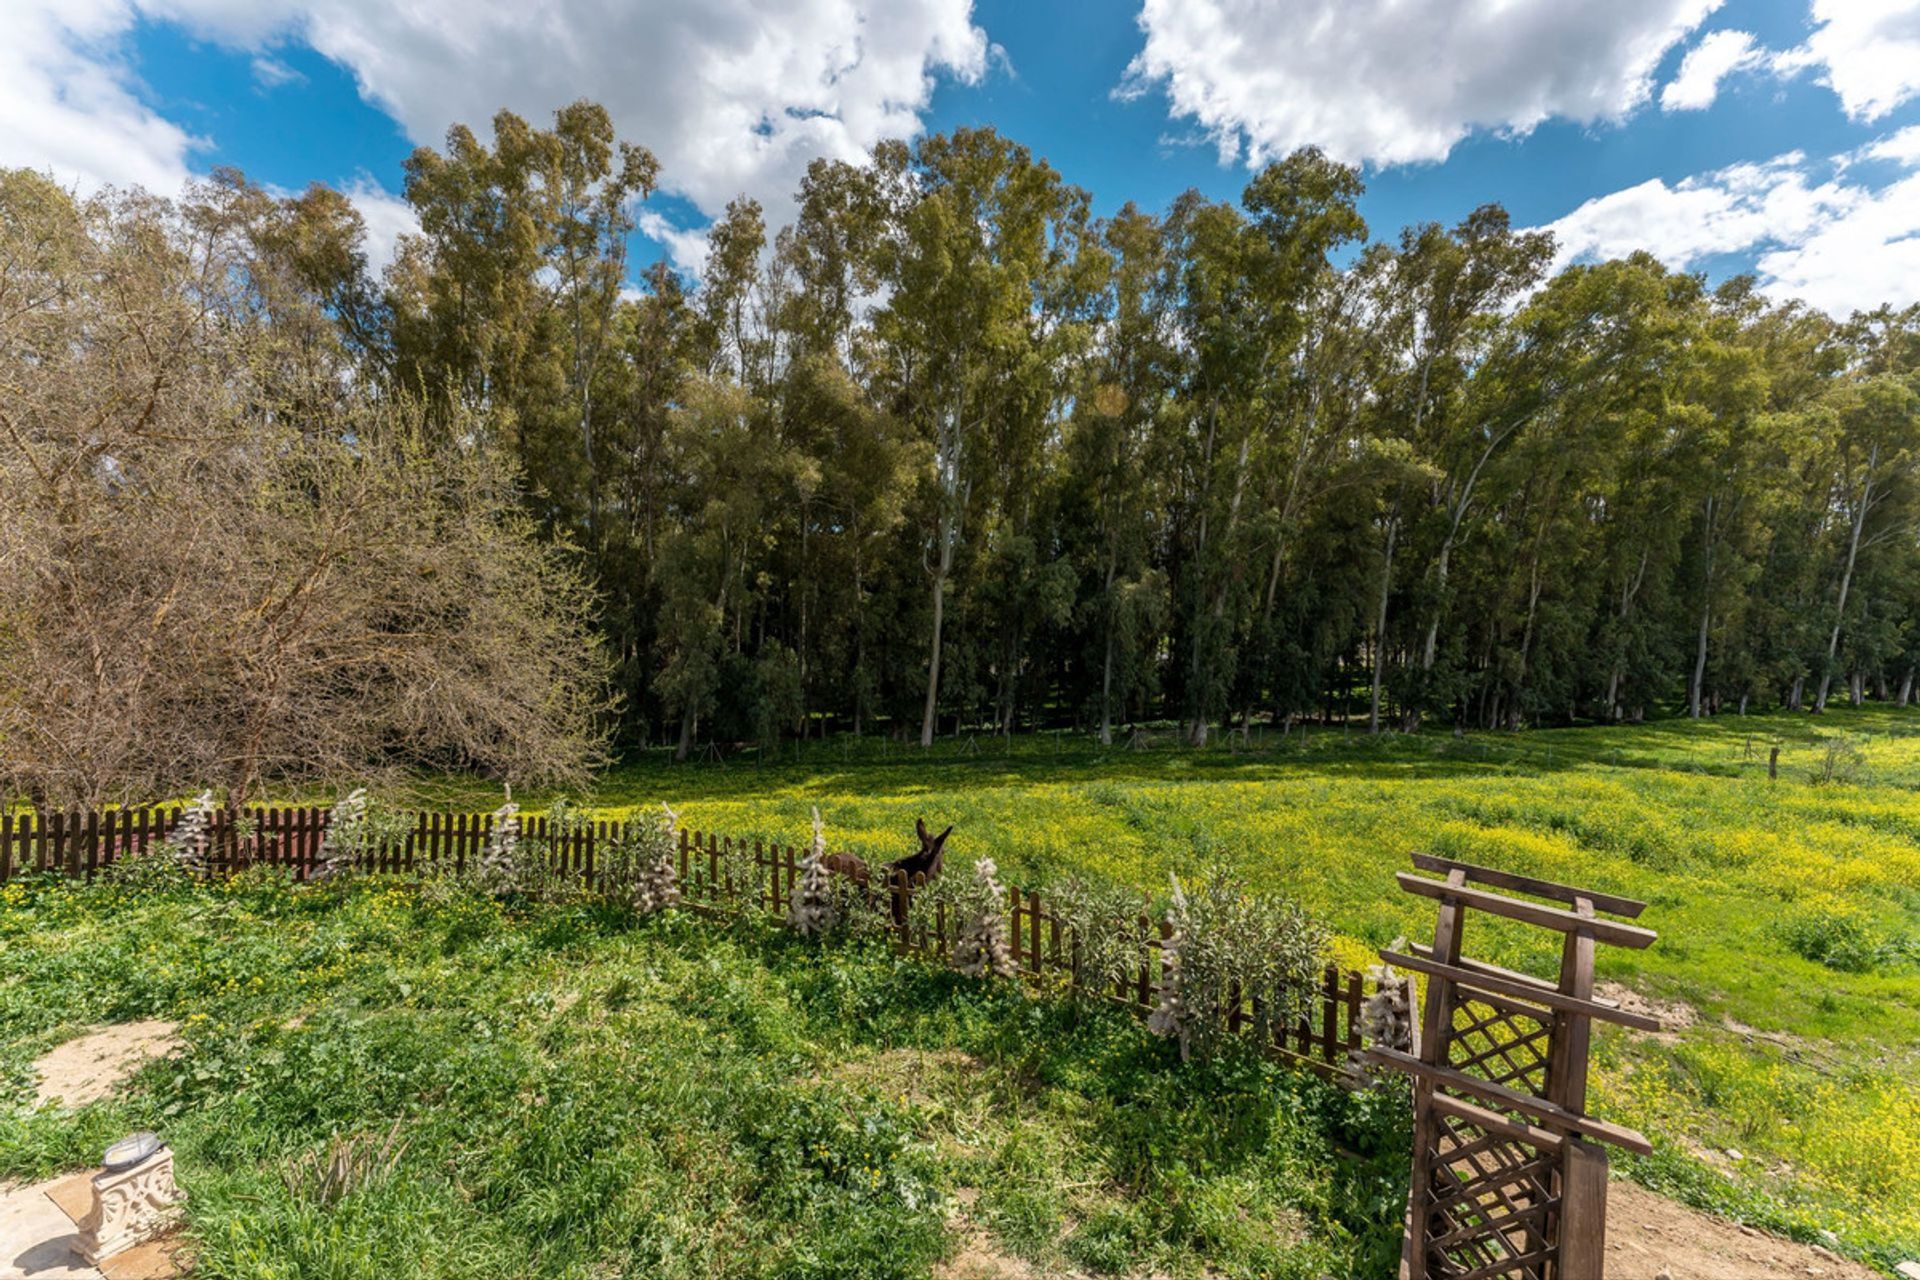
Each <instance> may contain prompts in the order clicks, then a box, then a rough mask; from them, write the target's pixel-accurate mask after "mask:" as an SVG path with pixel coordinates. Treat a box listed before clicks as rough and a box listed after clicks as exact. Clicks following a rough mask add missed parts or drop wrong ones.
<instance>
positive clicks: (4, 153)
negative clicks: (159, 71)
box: [0, 0, 197, 193]
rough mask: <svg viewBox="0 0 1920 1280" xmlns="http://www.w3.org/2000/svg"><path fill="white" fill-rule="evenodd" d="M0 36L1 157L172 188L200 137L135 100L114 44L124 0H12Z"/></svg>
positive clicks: (94, 184)
mask: <svg viewBox="0 0 1920 1280" xmlns="http://www.w3.org/2000/svg"><path fill="white" fill-rule="evenodd" d="M5 8H6V13H5V19H4V31H5V34H4V36H0V164H6V165H12V166H18V167H24V168H30V169H42V170H48V171H51V172H52V173H53V174H54V175H55V176H56V177H57V178H59V179H60V180H62V181H64V182H71V183H75V184H77V185H79V186H80V187H82V188H85V189H88V190H92V189H95V188H98V187H101V186H106V185H114V186H132V185H134V184H138V185H140V186H143V187H148V188H150V189H152V190H155V191H161V192H167V193H172V192H174V191H177V190H178V189H179V187H180V184H181V183H182V182H184V181H185V180H186V178H187V174H188V172H189V170H190V167H191V166H190V164H189V156H190V155H191V153H192V152H193V150H194V148H195V146H196V143H197V140H196V139H195V138H193V137H192V136H191V135H189V134H188V133H187V131H186V130H184V129H182V128H180V127H179V126H178V125H176V124H173V123H172V122H170V121H168V120H165V119H162V118H161V117H160V115H159V114H157V113H156V112H155V111H154V110H153V109H152V108H151V107H149V106H147V104H146V103H144V102H142V101H141V100H140V97H139V94H138V88H139V85H138V81H137V78H136V77H135V75H134V73H133V70H132V68H131V67H130V66H129V64H128V62H127V60H126V58H125V56H124V53H123V51H122V49H121V47H120V42H121V38H122V36H123V35H124V34H125V32H126V31H127V30H128V29H129V28H130V27H131V26H132V24H133V10H132V7H131V5H130V4H129V3H126V2H125V0H72V2H71V3H41V2H39V0H25V2H24V3H8V4H7V5H6V6H5Z"/></svg>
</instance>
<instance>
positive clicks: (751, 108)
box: [140, 0, 989, 221]
mask: <svg viewBox="0 0 1920 1280" xmlns="http://www.w3.org/2000/svg"><path fill="white" fill-rule="evenodd" d="M140 3H142V4H146V5H151V6H153V7H154V8H155V10H156V11H159V10H162V9H164V11H165V12H167V13H169V14H171V15H173V16H175V17H178V18H179V19H181V20H182V21H184V22H186V23H187V24H188V25H189V26H190V27H191V28H193V29H194V30H195V31H197V32H198V33H200V34H202V35H205V36H208V37H211V38H214V39H217V40H222V41H226V42H228V43H230V44H235V45H238V46H240V47H245V48H249V49H253V48H258V47H263V46H264V45H266V44H269V43H271V42H272V41H274V40H276V39H281V38H294V39H299V40H302V41H304V42H305V43H307V44H309V45H311V46H312V47H313V48H315V49H317V50H318V51H319V52H320V53H322V54H324V55H326V56H327V57H329V58H331V59H333V60H334V61H335V62H337V63H339V64H340V65H341V66H343V67H345V68H347V69H348V70H349V71H351V72H352V74H353V76H354V78H355V80H356V81H357V82H358V84H359V87H360V92H361V94H362V95H363V96H364V97H366V98H367V99H368V100H370V101H372V102H374V103H375V104H377V105H379V106H380V107H381V108H382V109H384V110H385V111H387V112H388V113H389V114H390V115H392V116H393V118H394V119H395V120H397V121H398V122H399V123H400V125H401V127H402V128H403V129H404V130H405V131H406V133H407V136H408V137H410V138H412V139H413V140H414V141H415V142H418V143H425V144H431V145H437V144H438V143H440V142H441V140H442V139H443V138H444V136H445V134H446V130H447V128H448V127H449V126H450V125H453V124H456V123H464V124H468V125H471V126H472V127H473V128H474V129H475V130H476V131H477V132H480V133H481V134H482V135H483V136H485V134H486V127H487V124H488V122H489V121H490V120H491V119H492V117H493V114H494V113H495V112H496V111H498V110H500V109H501V108H502V107H505V108H508V109H510V110H512V111H515V112H517V113H519V114H520V115H522V116H524V117H525V118H527V119H528V120H529V121H532V122H533V123H535V124H545V123H546V122H548V121H549V120H550V119H551V117H552V114H553V111H554V109H555V108H557V107H561V106H564V105H565V104H567V103H569V102H572V101H574V100H575V99H577V98H581V97H587V98H591V99H593V100H594V101H596V102H600V103H602V104H604V105H605V106H606V107H607V109H608V110H609V111H610V112H611V113H612V114H613V118H614V122H615V124H616V126H617V127H618V129H619V131H620V134H621V136H622V137H624V138H626V139H628V140H629V141H633V142H638V143H640V144H642V145H644V146H646V147H648V148H650V149H651V150H652V151H653V152H654V153H655V154H656V155H657V156H659V158H660V162H661V170H662V172H661V180H662V182H663V184H664V185H665V186H666V187H667V188H668V189H669V190H673V191H676V192H679V193H681V194H684V195H686V196H687V197H689V198H690V199H691V200H692V201H693V202H694V203H695V204H696V205H698V206H699V208H700V209H701V210H702V211H704V212H706V213H707V214H709V215H714V214H718V213H719V212H720V210H721V209H723V208H724V207H725V205H726V202H727V201H728V200H729V199H731V198H733V197H734V196H736V195H739V194H741V193H742V192H745V193H746V194H748V195H751V196H754V197H755V198H756V199H759V200H760V201H761V202H762V203H763V204H765V205H767V206H768V207H769V209H770V210H771V211H772V212H773V213H774V214H775V219H774V220H775V221H778V220H780V219H779V216H778V215H779V213H780V210H781V209H782V208H783V207H784V206H785V205H786V204H787V202H788V201H790V200H791V198H792V193H793V191H794V189H795V187H796V186H797V185H798V183H799V180H800V177H801V175H802V174H803V173H804V172H805V171H806V166H807V164H808V162H809V161H811V160H813V159H814V158H815V157H818V156H830V157H835V158H838V159H845V160H853V159H858V158H859V157H861V156H863V155H864V154H865V153H866V152H867V150H868V149H869V148H871V147H872V146H873V144H874V143H876V142H879V141H880V140H882V139H883V138H889V137H909V136H912V135H914V134H917V133H919V132H920V116H921V113H922V112H923V111H924V110H925V109H926V107H927V105H928V102H929V101H930V99H931V97H932V94H933V89H934V86H935V84H936V82H937V80H938V78H939V77H940V76H942V75H947V76H952V77H955V78H957V79H960V80H963V81H974V80H977V79H979V78H980V77H981V76H983V75H985V74H986V72H987V67H988V58H989V53H988V48H989V46H988V43H987V38H986V34H985V33H984V32H983V31H982V30H981V29H980V28H979V27H977V26H975V25H974V23H973V19H972V3H971V0H701V2H700V3H687V0H644V2H636V3H625V4H607V3H605V2H604V0H555V2H554V3H548V4H539V5H535V4H524V3H517V2H511V0H413V2H412V3H408V4H393V3H392V2H391V0H140Z"/></svg>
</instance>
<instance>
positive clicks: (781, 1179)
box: [0, 871, 1409, 1280]
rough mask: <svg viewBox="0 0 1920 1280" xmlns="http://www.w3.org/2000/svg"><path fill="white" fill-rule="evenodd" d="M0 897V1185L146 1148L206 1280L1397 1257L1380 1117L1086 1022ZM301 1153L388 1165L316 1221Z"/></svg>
mask: <svg viewBox="0 0 1920 1280" xmlns="http://www.w3.org/2000/svg"><path fill="white" fill-rule="evenodd" d="M0 893H4V894H5V895H6V906H5V910H4V911H0V1121H4V1122H3V1123H0V1179H5V1178H22V1179H24V1178H37V1177H42V1176H46V1175H49V1174H51V1173H54V1172H56V1171H59V1170H64V1169H68V1168H72V1167H76V1166H84V1165H88V1164H91V1163H93V1162H94V1161H95V1160H97V1158H98V1153H99V1151H100V1149H101V1147H102V1146H103V1145H104V1144H105V1143H106V1142H108V1141H110V1140H112V1139H114V1138H117V1137H119V1136H121V1135H122V1134H124V1133H126V1132H129V1131H131V1130H135V1129H139V1128H153V1129H156V1130H158V1131H160V1132H161V1133H163V1134H165V1135H166V1137H167V1138H168V1140H169V1141H170V1142H171V1143H172V1145H173V1147H174V1149H175V1151H176V1164H177V1168H178V1171H179V1177H180V1179H181V1181H182V1183H183V1185H185V1186H187V1187H188V1188H189V1189H190V1193H191V1200H190V1202H189V1205H188V1222H189V1226H190V1230H191V1238H192V1241H193V1250H194V1253H195V1255H196V1261H197V1265H196V1269H195V1271H194V1274H195V1275H196V1276H202V1277H207V1278H208V1280H224V1278H227V1277H247V1280H263V1278H269V1280H271V1278H277V1277H287V1278H292V1277H301V1278H302V1280H349V1278H352V1280H374V1278H376V1277H378V1278H380V1280H385V1278H388V1277H395V1276H408V1277H445V1278H447V1280H453V1278H454V1277H458V1278H460V1280H467V1278H468V1277H472V1276H480V1275H487V1276H513V1277H556V1278H558V1277H569V1278H579V1280H587V1278H590V1277H592V1278H598V1277H608V1276H615V1275H628V1276H646V1277H649V1278H652V1277H659V1278H660V1280H680V1278H682V1277H687V1278H691V1277H708V1278H710V1277H734V1276H742V1277H744V1276H754V1277H782V1278H791V1280H803V1278H807V1277H820V1278H823V1280H824V1278H826V1277H848V1276H860V1277H863V1278H864V1277H872V1278H875V1280H885V1278H887V1277H896V1276H897V1277H902V1278H905V1277H921V1278H924V1277H926V1276H927V1275H928V1274H929V1272H930V1271H932V1270H933V1269H934V1268H936V1267H944V1266H953V1265H957V1264H959V1263H962V1262H964V1261H966V1260H968V1259H969V1258H971V1260H972V1261H973V1262H974V1263H975V1264H978V1263H980V1262H982V1261H995V1260H999V1261H1010V1260H1023V1261H1024V1262H1025V1263H1028V1264H1031V1265H1033V1266H1035V1267H1037V1268H1039V1269H1040V1271H1041V1273H1042V1274H1062V1273H1064V1272H1066V1271H1068V1270H1069V1269H1071V1270H1073V1271H1075V1272H1078V1273H1082V1274H1086V1273H1098V1274H1134V1275H1141V1274H1149V1273H1151V1274H1157V1275H1164V1276H1180V1277H1189V1276H1196V1277H1197V1276H1201V1275H1233V1276H1246V1277H1255V1276H1265V1277H1274V1278H1276V1280H1277V1278H1292V1280H1312V1278H1314V1277H1320V1276H1325V1275H1337V1276H1366V1275H1376V1274H1383V1273H1384V1272H1386V1271H1388V1270H1390V1269H1391V1262H1392V1259H1393V1258H1394V1257H1395V1256H1396V1251H1397V1248H1398V1239H1399V1213H1400V1210H1401V1208H1402V1206H1403V1205H1404V1196H1405V1188H1406V1181H1405V1179H1406V1174H1405V1148H1406V1144H1407V1142H1408V1140H1409V1133H1408V1129H1407V1126H1406V1121H1405V1101H1404V1097H1402V1096H1396V1095H1395V1094H1394V1093H1391V1092H1386V1093H1379V1094H1370V1095H1369V1094H1360V1095H1356V1094H1350V1093H1347V1092H1345V1091H1343V1090H1341V1089H1338V1088H1336V1087H1334V1086H1332V1085H1329V1084H1325V1083H1322V1082H1320V1081H1319V1080H1318V1079H1317V1078H1315V1077H1313V1076H1311V1075H1308V1074H1304V1073H1301V1072H1298V1071H1292V1070H1288V1069H1285V1068H1282V1067H1279V1066H1277V1065H1274V1064H1272V1063H1269V1062H1266V1061H1263V1060H1260V1059H1258V1058H1255V1057H1254V1056H1252V1055H1250V1054H1230V1055H1227V1056H1225V1057H1221V1058H1216V1059H1212V1060H1209V1061H1207V1062H1206V1063H1195V1064H1182V1063H1181V1062H1180V1060H1179V1055H1178V1053H1177V1051H1175V1049H1174V1048H1173V1047H1172V1046H1171V1045H1170V1044H1169V1043H1167V1042H1166V1041H1162V1040H1158V1039H1155V1038H1153V1037H1151V1036H1149V1035H1147V1034H1146V1033H1145V1031H1144V1030H1143V1029H1142V1028H1141V1027H1140V1026H1139V1024H1138V1023H1136V1022H1135V1021H1134V1020H1133V1019H1131V1018H1129V1017H1128V1016H1126V1015H1125V1014H1123V1013H1120V1012H1118V1011H1113V1010H1109V1009H1104V1008H1102V1009H1077V1008H1073V1007H1070V1006H1068V1005H1065V1004H1062V1003H1059V1002H1053V1001H1038V1000H1033V999H1029V998H1027V997H1026V996H1025V995H1023V994H1022V993H1021V991H1020V989H1019V988H1018V987H1017V985H1016V984H1012V983H1006V982H992V981H986V980H979V979H966V978H963V977H961V976H960V975H958V974H955V973H952V972H945V971H940V970H936V969H933V968H931V967H929V966H927V965H924V964H921V963H917V962H913V961H907V960H899V959H896V958H894V957H893V956H892V955H891V953H890V952H889V951H888V950H887V949H886V948H884V947H882V946H878V945H875V944H870V943H850V944H846V945H829V946H826V947H824V948H823V947H821V946H818V945H815V944H810V943H807V942H804V941H802V940H800V939H798V938H796V937H794V936H793V935H791V934H789V933H787V932H786V931H785V930H781V929H778V928H776V927H774V926H770V925H767V924H765V923H760V924H753V923H744V922H743V923H740V924H736V925H735V926H732V927H726V926H721V925H715V924H712V923H708V922H703V921H701V920H699V919H697V918H694V917H691V916H687V915H677V916H672V917H667V918H660V917H656V918H652V919H648V920H644V921H636V920H635V919H634V918H633V917H632V916H631V915H630V914H629V913H626V912H624V911H617V910H613V909H610V908H606V907H601V906H595V905H591V904H571V905H569V904H562V903H545V904H526V905H524V906H522V907H519V908H513V907H506V906H503V905H501V904H500V903H498V902H496V901H494V900H493V899H490V898H485V897H481V896H478V895H472V894H465V893H458V892H455V893H450V894H445V895H439V894H434V893H432V892H426V893H423V892H422V891H421V890H420V888H419V887H418V886H414V885H410V884H404V883H401V882H398V881H395V880H390V879H383V878H366V879H356V880H353V881H350V882H335V883H333V884H330V885H321V886H302V887H294V886H291V885H290V884H288V883H287V882H286V881H285V880H284V879H282V878H280V873H275V872H266V871H256V872H250V873H246V874H245V875H243V876H241V877H239V878H236V879H235V880H233V881H230V882H228V883H226V884H224V885H221V886H216V887H211V888H204V887H203V888H185V889H172V890H164V891H160V892H148V891H146V890H144V889H139V890H136V889H130V888H126V887H122V886H119V885H115V884H113V883H108V882H103V883H98V884H94V885H90V886H80V885H73V884H63V883H57V882H54V881H52V880H50V879H29V880H27V881H24V882H20V883H16V884H13V885H10V886H7V887H6V888H5V889H4V890H0ZM144 1017H166V1018H172V1019H175V1020H178V1021H179V1022H180V1024H181V1037H182V1040H183V1045H182V1048H181V1051H180V1053H179V1054H178V1056H177V1057H176V1058H175V1059H173V1060H171V1061H157V1062H154V1063H151V1064H149V1065H148V1066H147V1067H146V1068H145V1069H144V1070H143V1071H142V1072H141V1074H140V1075H138V1076H137V1077H136V1078H135V1079H134V1080H133V1081H132V1082H131V1084H130V1086H129V1087H127V1088H126V1089H124V1090H123V1091H122V1092H121V1093H120V1094H119V1095H118V1096H116V1097H115V1098H114V1099H112V1100H109V1101H106V1102H99V1103H95V1104H93V1105H91V1106H87V1107H84V1108H81V1109H78V1110H63V1109H59V1108H55V1107H51V1106H41V1107H33V1106H32V1105H31V1099H32V1086H31V1081H30V1072H29V1064H30V1063H31V1062H32V1060H33V1058H34V1056H35V1054H36V1053H38V1052H40V1051H42V1050H44V1049H46V1048H47V1047H49V1046H51V1045H53V1044H56V1043H59V1042H60V1041H62V1040H64V1039H65V1038H66V1037H68V1036H69V1035H71V1034H73V1033H74V1032H76V1031H78V1030H79V1029H81V1028H82V1027H85V1026H88V1025H91V1024H95V1023H101V1022H117V1021H125V1020H129V1019H135V1018H144ZM335 1134H339V1135H343V1136H346V1137H350V1138H361V1139H371V1140H376V1141H377V1140H384V1139H385V1138H386V1137H387V1136H388V1135H393V1139H394V1143H395V1146H396V1148H397V1149H398V1152H399V1154H398V1158H397V1159H395V1160H393V1161H391V1162H374V1163H373V1164H372V1165H371V1166H370V1168H369V1171H368V1172H367V1174H366V1175H365V1176H363V1177H361V1178H360V1179H358V1180H357V1181H356V1183H355V1184H354V1185H352V1186H351V1188H350V1189H348V1190H347V1191H346V1193H345V1194H344V1195H340V1196H339V1197H338V1198H337V1199H333V1200H332V1201H331V1202H329V1200H328V1198H327V1197H325V1196H323V1195H320V1194H317V1193H316V1187H315V1185H314V1183H313V1182H312V1181H311V1180H302V1179H301V1178H299V1177H297V1176H295V1177H292V1178H290V1177H289V1174H290V1172H291V1171H293V1170H295V1169H298V1168H300V1167H303V1166H304V1165H306V1164H308V1163H309V1162H311V1161H313V1160H314V1159H315V1157H316V1156H317V1155H319V1154H320V1153H322V1152H324V1151H325V1150H326V1146H327V1143H328V1142H329V1140H330V1139H331V1138H332V1136H333V1135H335ZM9 1256H11V1255H9ZM936 1274H944V1272H936ZM952 1274H961V1272H959V1271H955V1272H953V1273H952ZM966 1274H978V1273H977V1272H966ZM996 1274H997V1273H996ZM1009 1274H1011V1272H1009Z"/></svg>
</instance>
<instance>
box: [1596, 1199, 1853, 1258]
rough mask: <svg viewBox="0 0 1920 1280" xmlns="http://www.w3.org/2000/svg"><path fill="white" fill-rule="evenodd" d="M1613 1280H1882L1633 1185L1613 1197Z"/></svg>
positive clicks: (1820, 1251)
mask: <svg viewBox="0 0 1920 1280" xmlns="http://www.w3.org/2000/svg"><path fill="white" fill-rule="evenodd" d="M1607 1280H1881V1277H1880V1273H1879V1272H1877V1271H1874V1270H1872V1269H1871V1268H1869V1267H1865V1266H1862V1265H1861V1264H1860V1263H1857V1262H1850V1261H1848V1260H1847V1259H1845V1258H1842V1257H1840V1256H1839V1255H1837V1254H1834V1253H1830V1252H1828V1251H1827V1250H1825V1249H1822V1248H1820V1247H1819V1246H1818V1245H1805V1244H1796V1243H1795V1242H1793V1241H1791V1240H1781V1239H1779V1238H1777V1237H1775V1236H1770V1235H1767V1234H1766V1233H1764V1232H1761V1231H1755V1230H1754V1229H1753V1228H1752V1227H1741V1226H1736V1225H1734V1224H1733V1223H1731V1222H1725V1221H1722V1220H1721V1219H1719V1218H1714V1217H1709V1216H1708V1215H1706V1214H1704V1213H1701V1212H1699V1211H1697V1210H1694V1209H1689V1208H1687V1207H1686V1206H1684V1205H1680V1204H1676V1203H1674V1202H1673V1201H1671V1200H1669V1199H1667V1198H1666V1197H1665V1196H1662V1195H1657V1194H1655V1193H1654V1192H1652V1191H1648V1190H1647V1189H1646V1188H1645V1187H1641V1186H1636V1185H1635V1184H1633V1183H1631V1182H1615V1183H1613V1184H1612V1185H1611V1186H1610V1187H1609V1188H1608V1193H1607Z"/></svg>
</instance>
